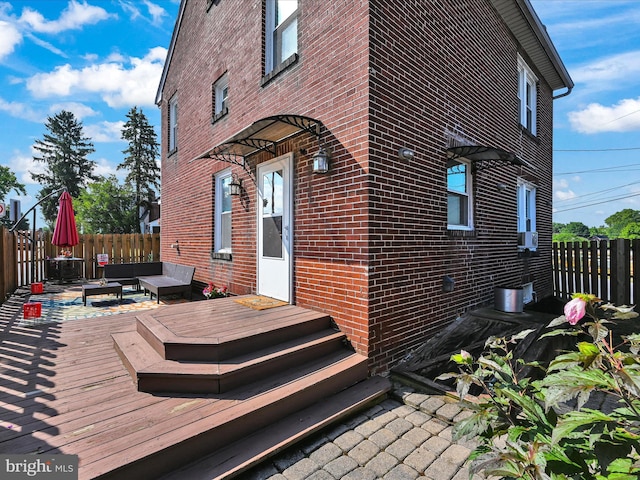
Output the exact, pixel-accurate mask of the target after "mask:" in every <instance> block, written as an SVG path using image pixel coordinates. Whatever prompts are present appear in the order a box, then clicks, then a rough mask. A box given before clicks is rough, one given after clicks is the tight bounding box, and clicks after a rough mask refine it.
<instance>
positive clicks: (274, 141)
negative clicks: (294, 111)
mask: <svg viewBox="0 0 640 480" xmlns="http://www.w3.org/2000/svg"><path fill="white" fill-rule="evenodd" d="M321 125H322V123H321V122H320V121H319V120H315V119H313V118H309V117H304V116H302V115H273V116H271V117H265V118H261V119H260V120H257V121H255V122H253V123H252V124H251V125H249V126H248V127H245V128H243V129H242V130H240V131H239V132H238V133H236V134H235V135H233V136H232V137H231V138H228V139H227V140H225V141H224V142H222V143H220V144H218V145H216V146H215V147H213V148H210V149H209V150H207V151H206V152H204V153H203V154H202V155H198V157H196V160H198V159H203V158H213V159H215V160H222V161H223V162H227V163H233V164H234V165H239V166H241V167H242V168H243V169H244V170H245V171H246V172H247V173H249V174H251V172H249V169H248V167H247V164H246V161H245V159H246V158H247V157H250V156H251V155H253V154H255V153H258V152H263V151H266V152H269V153H271V154H272V155H273V156H276V152H277V148H278V143H280V142H282V141H283V140H285V139H287V138H289V137H292V136H294V135H297V134H298V133H301V132H307V133H310V134H312V135H315V136H317V137H319V136H320V127H321Z"/></svg>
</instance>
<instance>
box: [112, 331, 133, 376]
mask: <svg viewBox="0 0 640 480" xmlns="http://www.w3.org/2000/svg"><path fill="white" fill-rule="evenodd" d="M113 348H114V349H115V351H116V353H117V354H118V357H120V361H121V362H122V364H123V365H124V368H126V370H127V372H129V375H131V378H132V379H133V382H134V383H137V381H138V376H137V373H138V372H136V369H135V367H134V366H133V365H132V364H131V362H130V361H129V358H128V357H127V353H126V352H125V351H124V350H123V349H122V348H120V345H119V344H118V342H117V341H115V340H114V342H113Z"/></svg>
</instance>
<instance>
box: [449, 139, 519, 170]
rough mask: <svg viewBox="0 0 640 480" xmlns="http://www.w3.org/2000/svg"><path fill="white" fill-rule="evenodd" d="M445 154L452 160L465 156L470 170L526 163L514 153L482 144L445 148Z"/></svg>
mask: <svg viewBox="0 0 640 480" xmlns="http://www.w3.org/2000/svg"><path fill="white" fill-rule="evenodd" d="M447 155H448V156H449V158H451V159H453V160H455V159H456V158H466V159H467V160H469V161H470V162H471V170H472V171H473V172H478V171H480V170H486V169H488V168H495V167H501V166H504V165H526V163H525V162H524V161H523V160H521V159H519V158H518V157H516V155H515V153H512V152H508V151H506V150H502V149H501V148H497V147H487V146H484V145H460V146H458V147H450V148H447Z"/></svg>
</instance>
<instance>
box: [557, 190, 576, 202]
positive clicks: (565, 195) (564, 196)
mask: <svg viewBox="0 0 640 480" xmlns="http://www.w3.org/2000/svg"><path fill="white" fill-rule="evenodd" d="M554 195H555V198H557V199H558V200H571V199H572V198H575V197H576V194H575V193H574V191H573V190H556V191H555V193H554Z"/></svg>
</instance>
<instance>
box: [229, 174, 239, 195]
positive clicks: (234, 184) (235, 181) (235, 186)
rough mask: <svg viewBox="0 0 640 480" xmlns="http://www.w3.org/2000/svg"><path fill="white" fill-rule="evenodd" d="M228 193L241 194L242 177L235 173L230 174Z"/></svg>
mask: <svg viewBox="0 0 640 480" xmlns="http://www.w3.org/2000/svg"><path fill="white" fill-rule="evenodd" d="M229 193H230V194H231V195H233V196H238V195H242V179H241V178H240V177H238V175H237V174H235V173H234V174H232V175H231V183H230V184H229Z"/></svg>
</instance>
